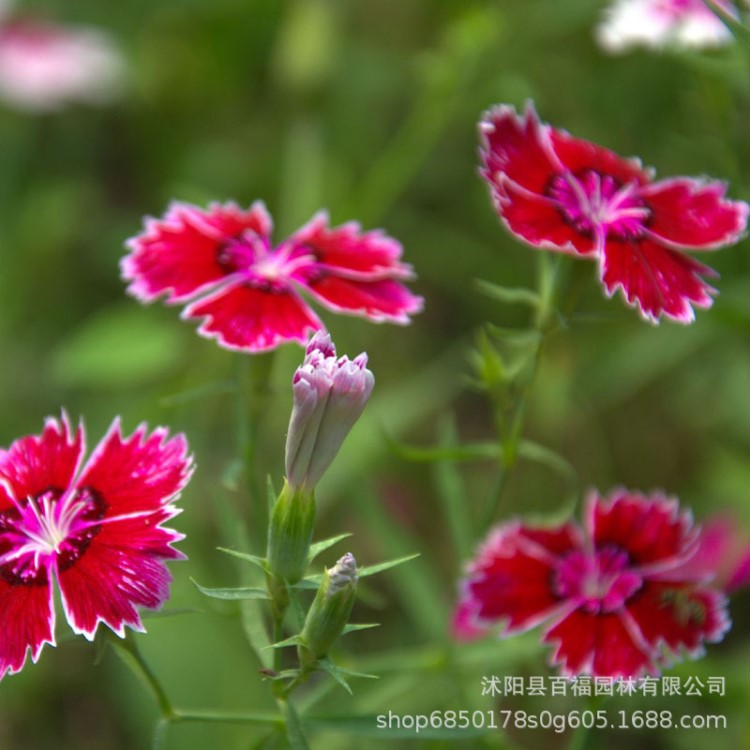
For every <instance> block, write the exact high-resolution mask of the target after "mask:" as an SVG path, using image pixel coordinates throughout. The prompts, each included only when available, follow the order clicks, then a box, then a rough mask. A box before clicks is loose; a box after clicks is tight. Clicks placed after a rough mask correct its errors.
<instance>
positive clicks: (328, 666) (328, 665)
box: [318, 659, 354, 695]
mask: <svg viewBox="0 0 750 750" xmlns="http://www.w3.org/2000/svg"><path fill="white" fill-rule="evenodd" d="M318 667H319V668H320V669H321V670H323V671H324V672H328V674H329V675H331V677H333V679H334V680H336V682H338V684H339V685H341V687H342V688H344V690H346V692H347V693H349V695H354V693H352V689H351V688H350V687H349V683H348V682H347V681H346V680H345V679H344V676H343V675H342V674H341V672H340V670H339V669H337V667H336V665H335V664H334V663H333V662H331V661H329V660H328V659H320V660H319V661H318Z"/></svg>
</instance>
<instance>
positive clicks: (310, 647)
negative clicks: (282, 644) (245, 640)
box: [299, 552, 358, 670]
mask: <svg viewBox="0 0 750 750" xmlns="http://www.w3.org/2000/svg"><path fill="white" fill-rule="evenodd" d="M357 580H358V574H357V561H356V560H355V559H354V555H352V554H351V553H350V552H347V553H346V554H345V555H344V556H343V557H342V558H341V559H340V560H339V561H338V562H337V563H336V564H335V565H334V566H333V567H332V568H330V569H328V570H326V571H325V573H324V574H323V582H322V583H321V584H320V588H319V589H318V593H317V594H316V595H315V599H314V601H313V603H312V606H311V607H310V610H309V611H308V613H307V617H306V619H305V624H304V627H303V628H302V632H301V633H300V641H301V644H300V646H299V658H300V662H301V664H302V668H303V670H310V669H311V668H312V666H313V665H314V664H315V662H316V661H317V660H318V659H322V658H324V657H325V656H327V655H328V652H329V651H330V650H331V647H332V646H333V644H334V643H335V642H336V640H337V639H338V638H339V636H340V635H341V634H342V633H343V632H344V628H345V627H346V624H347V623H348V622H349V615H350V614H351V611H352V606H353V604H354V598H355V596H356V593H357Z"/></svg>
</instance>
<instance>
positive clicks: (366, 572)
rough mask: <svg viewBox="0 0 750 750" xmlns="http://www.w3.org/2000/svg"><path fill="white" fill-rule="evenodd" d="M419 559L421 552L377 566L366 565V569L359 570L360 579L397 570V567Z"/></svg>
mask: <svg viewBox="0 0 750 750" xmlns="http://www.w3.org/2000/svg"><path fill="white" fill-rule="evenodd" d="M417 557H419V552H413V553H412V554H411V555H404V556H403V557H397V558H396V559H395V560H386V562H382V563H378V564H377V565H365V567H363V568H360V569H359V571H358V573H359V577H360V578H365V577H367V576H374V575H375V574H376V573H382V572H383V571H384V570H390V569H391V568H395V567H396V566H397V565H401V564H402V563H405V562H409V560H414V559H415V558H417Z"/></svg>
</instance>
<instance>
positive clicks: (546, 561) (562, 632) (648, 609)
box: [454, 490, 730, 677]
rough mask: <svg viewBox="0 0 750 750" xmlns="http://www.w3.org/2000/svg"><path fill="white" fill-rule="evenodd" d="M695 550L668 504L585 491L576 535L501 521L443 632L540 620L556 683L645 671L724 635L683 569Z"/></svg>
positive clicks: (715, 610)
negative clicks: (558, 675) (559, 678)
mask: <svg viewBox="0 0 750 750" xmlns="http://www.w3.org/2000/svg"><path fill="white" fill-rule="evenodd" d="M698 543H699V537H698V533H697V530H696V529H695V528H693V524H692V519H691V517H690V514H689V513H688V512H686V511H680V509H679V505H678V503H677V500H676V499H670V498H667V497H665V496H663V495H661V494H653V495H651V496H644V495H641V494H640V493H637V492H629V491H627V490H617V491H615V492H613V493H612V494H611V496H610V497H609V498H608V499H603V498H601V497H600V496H599V495H597V494H592V495H591V496H590V497H589V500H588V503H587V506H586V512H585V519H584V524H583V528H581V527H579V526H578V525H577V524H575V523H573V522H570V523H566V524H564V525H562V526H557V527H554V528H538V527H529V526H524V525H523V524H521V523H520V522H519V521H511V522H509V523H505V524H502V525H501V526H498V527H497V528H495V529H494V530H492V531H491V532H490V534H489V536H488V538H487V539H486V540H485V542H484V543H483V544H482V545H481V546H480V548H479V550H478V552H477V555H476V557H475V559H474V560H473V561H472V562H471V563H470V564H469V566H468V571H467V575H466V578H465V579H464V581H463V584H462V595H461V599H460V601H459V604H458V608H457V613H456V618H455V620H454V634H455V635H456V637H458V638H460V639H464V640H465V639H472V638H474V637H475V636H477V635H479V634H480V633H481V631H485V632H486V631H487V630H488V629H489V628H490V627H491V626H492V625H493V624H502V625H503V626H504V627H503V628H502V635H503V636H508V635H513V634H516V633H521V632H524V631H526V630H529V629H531V628H533V627H536V626H537V625H540V624H542V623H548V624H547V626H546V629H545V631H544V636H543V639H542V640H543V641H544V642H545V643H549V644H553V645H554V647H555V651H554V654H553V657H552V662H553V664H554V665H559V666H560V669H561V671H562V673H563V674H565V675H577V674H593V675H599V676H612V677H635V676H640V675H643V674H656V673H658V671H659V670H660V669H662V668H663V667H665V666H669V665H670V664H671V663H672V662H673V661H675V660H677V659H679V658H681V657H682V656H683V655H687V656H691V657H697V656H700V655H701V654H702V653H703V644H704V643H706V642H715V641H719V640H721V638H722V637H723V636H724V633H725V632H726V631H727V630H728V629H729V627H730V622H729V616H728V613H727V609H726V598H725V596H724V594H723V593H722V592H721V591H719V590H718V589H716V588H713V587H711V586H710V585H709V584H707V583H706V582H705V575H704V573H703V572H702V571H697V572H696V571H691V570H687V569H686V568H685V564H686V563H687V562H688V561H689V560H690V559H691V558H692V556H693V555H694V553H695V551H696V548H697V545H698Z"/></svg>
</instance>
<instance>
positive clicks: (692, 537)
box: [586, 490, 698, 571]
mask: <svg viewBox="0 0 750 750" xmlns="http://www.w3.org/2000/svg"><path fill="white" fill-rule="evenodd" d="M586 529H587V531H588V533H589V534H590V536H591V539H592V541H593V542H594V545H595V547H596V548H597V549H602V548H604V547H607V546H612V547H616V548H619V549H622V550H625V551H626V552H627V553H628V557H629V559H630V561H631V564H632V565H633V566H636V567H638V568H639V569H641V570H642V569H643V568H644V567H645V566H648V569H649V570H650V571H654V570H657V569H659V570H663V569H667V570H668V569H670V568H674V567H676V566H677V565H681V564H682V563H684V562H685V561H686V560H687V559H689V558H690V556H691V555H692V554H693V552H694V550H695V545H696V544H697V541H698V533H697V530H696V529H694V528H693V522H692V518H691V515H690V513H689V512H688V511H683V512H680V510H679V504H678V502H677V500H676V499H674V498H667V497H666V496H665V495H662V494H660V493H654V494H652V495H651V496H650V497H647V496H645V495H642V494H640V493H638V492H629V491H627V490H616V491H614V492H613V493H612V494H611V495H610V497H609V498H608V499H607V500H602V499H601V498H599V497H598V496H597V495H596V494H593V495H592V496H590V497H589V499H588V504H587V507H586Z"/></svg>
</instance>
